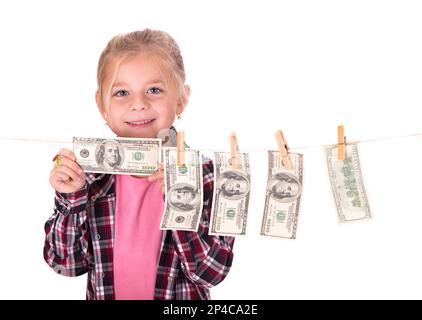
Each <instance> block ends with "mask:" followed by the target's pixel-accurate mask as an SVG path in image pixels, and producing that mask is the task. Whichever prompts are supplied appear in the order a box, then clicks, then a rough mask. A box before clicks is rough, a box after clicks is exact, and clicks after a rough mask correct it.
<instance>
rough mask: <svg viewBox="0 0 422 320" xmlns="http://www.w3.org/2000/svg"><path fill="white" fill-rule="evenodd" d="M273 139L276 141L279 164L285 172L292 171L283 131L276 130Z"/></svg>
mask: <svg viewBox="0 0 422 320" xmlns="http://www.w3.org/2000/svg"><path fill="white" fill-rule="evenodd" d="M275 139H276V140H277V144H278V149H279V150H280V155H281V162H282V164H283V166H284V167H285V168H286V169H287V170H292V169H293V166H292V162H291V161H290V159H289V147H288V145H287V142H286V139H285V138H284V135H283V131H281V130H278V131H277V132H276V133H275Z"/></svg>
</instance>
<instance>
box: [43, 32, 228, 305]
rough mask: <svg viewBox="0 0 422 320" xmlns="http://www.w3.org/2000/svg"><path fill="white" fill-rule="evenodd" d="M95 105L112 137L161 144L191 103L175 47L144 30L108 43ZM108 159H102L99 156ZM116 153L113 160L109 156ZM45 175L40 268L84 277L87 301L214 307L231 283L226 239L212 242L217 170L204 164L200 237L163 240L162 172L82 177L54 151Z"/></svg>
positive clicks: (70, 157)
mask: <svg viewBox="0 0 422 320" xmlns="http://www.w3.org/2000/svg"><path fill="white" fill-rule="evenodd" d="M97 81H98V90H97V92H96V102H97V106H98V109H99V111H100V113H101V115H102V116H103V118H104V119H105V121H106V123H107V125H108V126H109V127H110V128H111V130H112V131H113V132H114V133H115V134H116V135H117V136H118V137H137V138H157V136H158V133H159V132H160V131H161V130H163V129H168V128H171V129H172V130H175V129H174V127H173V126H172V123H173V121H174V119H175V116H176V115H177V117H178V118H180V114H181V113H182V112H183V110H184V108H185V106H186V105H187V103H188V99H189V93H190V88H189V87H188V86H187V85H185V84H184V83H185V71H184V65H183V60H182V56H181V54H180V50H179V47H178V45H177V43H176V42H175V41H174V39H173V38H172V37H170V36H169V35H168V34H167V33H165V32H161V31H155V30H149V29H145V30H143V31H136V32H132V33H128V34H123V35H119V36H116V37H114V38H113V39H111V41H110V42H109V43H108V45H107V47H106V48H105V49H104V51H103V52H102V54H101V56H100V59H99V63H98V70H97ZM105 152H108V150H105ZM110 152H112V150H111V151H110ZM58 156H59V158H58V160H59V161H56V164H55V166H54V168H53V169H52V171H51V174H50V184H51V185H52V187H53V188H54V189H55V191H56V192H55V207H54V213H53V215H52V216H51V217H50V218H49V219H48V221H47V222H46V224H45V233H46V239H45V245H44V259H45V261H46V262H47V263H48V265H49V266H50V267H51V268H53V269H54V270H55V271H56V272H57V273H59V274H62V275H65V276H70V277H74V276H79V275H81V274H84V273H86V272H87V273H88V284H87V293H86V297H87V299H90V300H91V299H210V294H209V288H211V287H213V286H215V285H216V284H218V283H219V282H221V281H222V280H223V279H224V278H225V277H226V276H227V274H228V272H229V270H230V267H231V264H232V259H233V251H232V248H233V243H234V238H232V237H219V236H210V235H208V227H209V217H210V210H211V204H212V194H213V166H212V163H211V161H210V160H209V159H203V160H204V161H203V163H204V164H203V184H204V199H203V201H204V206H203V207H204V209H203V213H202V217H201V221H200V225H199V229H198V232H190V231H172V230H167V231H161V230H159V223H160V219H161V214H162V212H163V207H164V206H163V205H164V200H163V193H164V181H163V169H162V166H160V169H159V170H158V171H157V172H156V173H155V174H154V175H152V176H150V177H149V178H140V177H135V176H130V175H110V174H98V173H97V174H95V173H87V174H85V173H84V172H82V170H81V168H80V166H79V165H78V163H77V162H76V158H75V155H74V154H73V152H72V151H70V150H68V149H61V150H60V151H59V155H58Z"/></svg>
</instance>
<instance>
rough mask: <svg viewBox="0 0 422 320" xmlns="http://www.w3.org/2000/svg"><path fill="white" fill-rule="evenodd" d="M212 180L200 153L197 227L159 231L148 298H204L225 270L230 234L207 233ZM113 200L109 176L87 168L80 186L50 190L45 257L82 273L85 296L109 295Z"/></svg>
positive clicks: (63, 269) (56, 266) (65, 271)
mask: <svg viewBox="0 0 422 320" xmlns="http://www.w3.org/2000/svg"><path fill="white" fill-rule="evenodd" d="M213 180H214V174H213V164H212V162H211V161H210V160H209V159H205V158H204V159H203V185H204V206H203V208H204V209H203V212H202V217H201V220H200V224H199V228H198V232H192V231H173V230H166V231H163V238H162V241H161V252H160V258H159V262H158V268H157V278H156V283H155V294H154V299H159V300H188V299H202V300H205V299H210V293H209V288H211V287H213V286H215V285H217V284H218V283H219V282H221V281H222V280H223V279H224V278H225V277H226V276H227V274H228V272H229V270H230V267H231V264H232V259H233V251H232V248H233V244H234V238H233V237H223V236H211V235H208V228H209V218H210V214H211V205H212V196H213ZM115 205H116V192H115V179H114V175H110V174H95V173H90V174H87V175H86V184H85V187H84V188H83V189H81V190H79V191H77V192H74V193H66V194H64V193H58V192H56V195H55V207H54V213H53V215H52V216H51V217H50V218H49V219H48V221H47V222H46V224H45V234H46V238H45V245H44V259H45V261H46V262H47V264H48V265H49V266H50V267H51V268H53V270H54V271H56V272H57V273H59V274H61V275H65V276H69V277H75V276H80V275H82V274H84V273H86V272H88V284H87V292H86V298H87V299H88V300H103V299H115V293H114V285H113V241H114V221H115V220H114V219H115V216H114V213H115Z"/></svg>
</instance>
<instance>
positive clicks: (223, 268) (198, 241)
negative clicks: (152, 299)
mask: <svg viewBox="0 0 422 320" xmlns="http://www.w3.org/2000/svg"><path fill="white" fill-rule="evenodd" d="M203 176H204V205H203V212H202V217H201V219H200V222H199V228H198V232H193V231H180V230H174V231H172V234H173V239H174V242H175V250H176V253H177V255H178V257H179V258H180V260H181V269H182V271H183V273H184V274H185V275H186V276H187V277H188V278H189V279H190V280H191V281H193V282H194V283H195V284H197V285H199V286H202V287H206V288H211V287H213V286H215V285H217V284H218V283H220V282H221V281H222V280H224V278H225V277H226V276H227V274H228V273H229V271H230V267H231V265H232V260H233V245H234V239H235V238H234V237H228V236H224V237H223V236H213V235H209V234H208V231H209V220H210V219H209V218H210V214H211V206H212V196H213V181H214V174H213V168H212V163H211V164H210V161H208V162H207V164H204V166H203Z"/></svg>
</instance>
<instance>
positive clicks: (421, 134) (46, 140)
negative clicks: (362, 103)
mask: <svg viewBox="0 0 422 320" xmlns="http://www.w3.org/2000/svg"><path fill="white" fill-rule="evenodd" d="M417 136H422V133H415V134H406V135H398V136H390V137H384V138H373V139H365V140H352V141H347V143H359V144H360V143H369V142H377V141H387V140H395V139H404V138H411V137H417ZM0 140H3V141H18V142H35V143H62V144H72V143H73V141H64V140H52V139H28V138H14V137H0ZM334 145H335V144H334V143H332V144H323V145H321V144H320V145H307V146H298V147H292V146H290V145H289V148H290V150H305V149H316V148H326V147H330V146H334ZM200 150H201V151H215V150H214V149H213V150H211V149H200ZM240 150H241V151H246V152H258V151H268V149H243V148H240Z"/></svg>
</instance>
